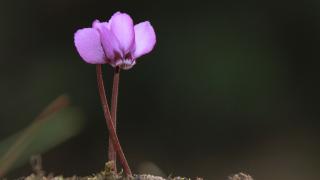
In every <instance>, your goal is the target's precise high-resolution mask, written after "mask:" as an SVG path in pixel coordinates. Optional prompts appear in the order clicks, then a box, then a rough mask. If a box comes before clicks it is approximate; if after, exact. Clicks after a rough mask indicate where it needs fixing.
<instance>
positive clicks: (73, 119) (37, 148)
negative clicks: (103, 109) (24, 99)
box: [0, 96, 84, 177]
mask: <svg viewBox="0 0 320 180" xmlns="http://www.w3.org/2000/svg"><path fill="white" fill-rule="evenodd" d="M67 104H68V99H66V97H65V96H61V97H59V98H58V99H57V100H55V101H54V102H53V103H51V104H50V105H49V106H48V107H47V108H46V109H45V110H44V111H43V112H42V113H41V114H40V115H39V116H38V117H37V118H36V119H35V120H34V121H33V123H32V124H31V125H30V126H29V127H27V128H26V129H24V130H23V131H21V132H19V133H17V134H15V135H12V136H10V137H8V138H7V139H5V140H3V141H1V142H0V177H2V176H4V175H5V174H6V173H7V172H8V171H9V170H12V169H13V168H16V167H19V166H21V165H23V164H24V163H26V162H28V160H29V158H30V157H31V156H32V155H34V154H39V153H43V152H45V151H47V150H49V149H51V148H53V147H55V146H57V145H58V144H60V143H62V142H64V141H66V140H67V139H69V138H71V137H73V136H75V135H76V134H78V133H79V132H80V131H81V129H82V128H83V127H84V119H83V115H82V113H81V112H80V111H79V110H78V109H76V108H71V107H67V108H65V106H66V105H67ZM62 108H64V109H62Z"/></svg>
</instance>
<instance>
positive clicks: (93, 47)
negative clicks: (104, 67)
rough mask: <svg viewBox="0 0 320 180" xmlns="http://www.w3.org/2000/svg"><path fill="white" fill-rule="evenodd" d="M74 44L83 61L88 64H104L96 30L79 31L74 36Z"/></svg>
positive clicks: (85, 29)
mask: <svg viewBox="0 0 320 180" xmlns="http://www.w3.org/2000/svg"><path fill="white" fill-rule="evenodd" d="M74 44H75V46H76V48H77V51H78V53H79V54H80V56H81V57H82V59H83V60H84V61H86V62H87V63H90V64H104V63H106V62H105V54H104V52H103V48H102V46H101V41H100V35H99V32H98V31H97V30H96V29H93V28H84V29H79V30H78V31H77V32H76V33H75V34H74Z"/></svg>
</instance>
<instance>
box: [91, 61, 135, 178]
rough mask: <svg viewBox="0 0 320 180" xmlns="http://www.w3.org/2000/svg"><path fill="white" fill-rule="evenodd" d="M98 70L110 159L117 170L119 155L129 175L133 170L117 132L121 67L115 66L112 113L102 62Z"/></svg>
mask: <svg viewBox="0 0 320 180" xmlns="http://www.w3.org/2000/svg"><path fill="white" fill-rule="evenodd" d="M96 71H97V82H98V89H99V95H100V100H101V104H102V109H103V114H104V117H105V119H106V123H107V127H108V130H109V153H108V158H109V160H112V161H114V169H115V170H116V158H115V157H116V155H118V158H119V161H120V163H121V165H122V167H123V170H124V172H125V174H126V175H127V176H131V175H132V173H131V170H130V167H129V165H128V162H127V160H126V157H125V155H124V153H123V151H122V147H121V145H120V142H119V139H118V136H117V132H116V112H117V99H118V98H117V97H118V87H119V77H120V69H119V67H116V68H115V73H114V81H113V90H112V100H111V102H112V107H111V108H112V109H111V111H112V113H110V109H109V106H108V100H107V98H106V94H105V88H104V83H103V77H102V69H101V64H98V65H96ZM110 144H111V145H110Z"/></svg>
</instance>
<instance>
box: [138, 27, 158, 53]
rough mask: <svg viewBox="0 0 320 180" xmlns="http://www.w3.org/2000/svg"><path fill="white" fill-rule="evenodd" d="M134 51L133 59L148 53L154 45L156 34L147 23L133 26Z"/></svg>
mask: <svg viewBox="0 0 320 180" xmlns="http://www.w3.org/2000/svg"><path fill="white" fill-rule="evenodd" d="M134 32H135V50H134V52H133V57H134V58H138V57H140V56H142V55H145V54H147V53H149V52H150V51H151V50H152V49H153V47H154V45H155V44H156V33H155V32H154V29H153V27H152V25H151V24H150V22H149V21H145V22H142V23H139V24H137V25H135V26H134Z"/></svg>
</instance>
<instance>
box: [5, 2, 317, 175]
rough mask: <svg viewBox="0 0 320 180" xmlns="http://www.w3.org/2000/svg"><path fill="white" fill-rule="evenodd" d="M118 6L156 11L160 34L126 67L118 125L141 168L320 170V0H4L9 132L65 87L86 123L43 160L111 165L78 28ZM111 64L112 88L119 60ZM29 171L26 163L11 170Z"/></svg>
mask: <svg viewBox="0 0 320 180" xmlns="http://www.w3.org/2000/svg"><path fill="white" fill-rule="evenodd" d="M116 11H122V12H127V13H129V14H130V15H131V16H132V17H133V19H134V21H135V23H138V22H141V21H144V20H150V21H151V23H152V25H153V26H154V28H155V30H156V34H157V44H156V47H155V49H154V51H153V52H152V53H151V54H149V55H146V56H144V57H142V58H140V59H139V60H138V63H137V65H136V66H134V68H133V69H131V70H129V71H122V73H121V82H120V97H119V107H118V108H119V109H118V112H119V114H118V132H119V138H120V140H121V143H122V146H123V149H124V151H125V153H126V156H127V158H128V160H129V164H130V165H131V167H132V169H133V171H134V172H135V173H141V172H144V171H145V170H144V169H143V168H141V167H143V165H144V164H146V163H148V164H153V166H157V167H159V168H160V169H161V171H162V172H163V173H164V175H170V174H173V175H183V176H188V177H196V176H200V177H204V178H205V179H209V180H215V179H226V177H227V176H228V175H230V174H233V173H237V172H239V171H243V172H247V173H249V174H251V175H252V176H253V177H255V179H259V180H270V179H272V180H287V179H288V180H289V179H290V180H298V179H299V180H302V179H303V180H317V179H320V173H319V172H320V155H319V152H320V142H319V137H320V131H319V130H320V122H319V120H320V110H319V107H320V106H319V102H320V95H319V92H320V84H319V77H320V76H319V75H320V73H319V65H320V63H319V60H320V58H319V57H320V54H319V52H320V51H319V49H320V1H318V0H306V1H300V2H298V1H281V0H280V1H279V0H277V1H275V0H262V1H253V0H252V1H237V0H229V1H211V2H206V1H199V0H198V1H173V0H171V1H126V2H125V1H121V2H120V1H106V0H105V1H98V0H90V1H84V0H77V1H75V0H74V1H72V0H50V1H49V0H30V1H18V0H11V1H9V0H6V1H3V0H1V2H0V22H1V29H0V39H1V41H0V57H1V58H0V63H1V65H0V81H1V89H0V99H1V101H2V103H1V106H0V107H1V108H0V119H1V125H0V141H1V139H5V138H6V137H8V136H10V135H11V134H13V133H15V132H17V131H19V130H21V129H23V128H24V127H26V126H28V125H29V124H30V123H31V122H32V120H33V119H34V117H35V116H36V115H37V114H38V113H39V112H40V111H41V110H42V109H43V108H44V107H45V106H46V105H47V104H48V103H50V102H51V101H52V100H53V99H55V98H56V97H57V96H59V95H61V94H67V95H68V96H69V97H70V99H71V101H72V104H73V105H74V106H77V107H80V108H81V111H82V112H83V113H84V114H85V118H86V125H85V128H84V129H83V130H82V132H81V133H80V134H78V135H77V136H75V137H73V138H71V139H69V140H68V141H66V142H64V143H62V144H60V145H59V146H56V147H55V148H52V149H50V150H49V151H47V152H45V153H43V154H42V159H43V168H44V169H45V170H46V171H47V172H54V173H55V174H64V175H66V176H71V175H73V174H77V175H90V174H92V173H94V172H98V171H100V170H101V169H103V167H104V163H105V161H106V159H107V129H106V125H105V121H104V117H103V113H102V109H101V106H100V102H99V97H98V93H97V87H96V76H95V66H94V65H89V64H85V63H84V61H82V60H81V58H80V56H79V55H78V54H77V52H76V50H75V47H74V44H73V34H74V32H75V31H76V30H77V29H79V28H84V27H89V26H91V23H92V22H93V20H95V19H99V20H102V21H105V20H108V19H109V18H110V16H111V15H112V14H113V13H114V12H116ZM104 72H105V83H106V88H107V91H108V94H110V91H111V85H112V84H111V83H112V77H111V76H112V68H110V67H107V66H105V68H104ZM109 96H110V95H109ZM57 133H60V132H59V129H57ZM30 173H31V167H30V165H29V164H28V163H27V164H25V165H24V166H23V167H20V168H18V169H15V170H14V171H11V172H10V174H8V175H7V176H8V177H11V178H13V177H19V176H23V175H27V174H30Z"/></svg>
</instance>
